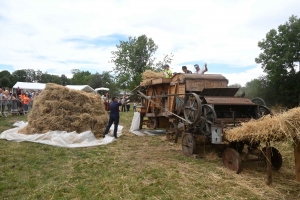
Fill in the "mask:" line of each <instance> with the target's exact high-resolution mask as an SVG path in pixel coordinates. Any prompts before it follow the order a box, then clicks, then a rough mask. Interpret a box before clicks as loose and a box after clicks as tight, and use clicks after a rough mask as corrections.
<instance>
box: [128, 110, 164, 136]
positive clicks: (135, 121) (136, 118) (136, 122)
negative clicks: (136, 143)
mask: <svg viewBox="0 0 300 200" xmlns="http://www.w3.org/2000/svg"><path fill="white" fill-rule="evenodd" d="M140 118H141V115H140V113H139V112H134V115H133V118H132V122H131V127H130V129H129V131H130V132H131V133H133V134H135V135H138V136H144V135H161V134H165V132H166V131H165V130H145V129H139V128H140V127H139V126H140Z"/></svg>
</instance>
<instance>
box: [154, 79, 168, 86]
mask: <svg viewBox="0 0 300 200" xmlns="http://www.w3.org/2000/svg"><path fill="white" fill-rule="evenodd" d="M170 82H171V79H170V78H158V79H154V80H152V81H151V84H152V85H157V84H162V83H170Z"/></svg>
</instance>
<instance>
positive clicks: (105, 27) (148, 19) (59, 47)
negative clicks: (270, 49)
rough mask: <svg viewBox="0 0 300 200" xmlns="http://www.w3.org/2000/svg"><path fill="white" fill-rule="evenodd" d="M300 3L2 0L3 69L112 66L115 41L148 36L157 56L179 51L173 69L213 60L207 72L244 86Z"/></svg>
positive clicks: (294, 0)
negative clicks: (270, 37)
mask: <svg viewBox="0 0 300 200" xmlns="http://www.w3.org/2000/svg"><path fill="white" fill-rule="evenodd" d="M298 7H299V2H298V1H297V0H286V1H283V0H274V1H269V0H265V1H258V0H245V1H226V2H225V1H218V0H215V1H192V0H186V1H184V2H182V1H158V0H154V1H147V2H145V1H137V0H126V1H125V0H112V1H106V0H87V1H81V0H72V1H71V0H51V1H50V0H45V1H38V0H28V1H17V0H10V1H5V2H4V1H1V2H0V26H1V27H3V28H2V29H1V31H0V69H2V70H4V69H3V68H4V67H3V66H13V70H17V69H34V70H38V69H39V70H41V71H43V72H46V71H47V72H48V73H53V74H57V75H61V74H68V75H69V76H70V71H71V70H72V69H80V70H82V69H85V70H88V71H90V72H96V71H97V72H102V71H109V70H112V68H113V64H112V63H110V62H109V61H110V60H111V51H115V50H116V44H119V41H120V40H126V39H127V38H128V37H129V36H133V37H134V36H136V37H138V36H140V35H142V34H145V35H147V37H151V38H152V39H153V40H154V41H155V43H156V44H157V45H158V46H159V48H158V51H157V52H156V54H155V57H156V58H157V60H161V59H162V58H163V56H164V54H170V53H172V54H173V55H174V60H173V63H172V68H173V70H178V71H180V70H181V66H182V64H183V63H186V65H188V67H189V68H190V69H193V64H195V62H197V63H198V64H200V65H201V64H204V63H208V66H209V73H222V74H224V75H225V76H226V77H227V78H228V79H229V80H230V83H232V84H233V83H240V84H241V85H244V84H245V83H246V82H248V81H251V80H252V79H254V78H258V77H259V76H260V75H261V74H263V72H262V69H261V68H260V66H259V65H256V63H255V61H254V59H255V57H257V56H258V55H259V53H260V49H259V48H258V47H257V43H258V41H260V40H262V39H263V38H264V37H265V35H266V33H267V32H268V31H270V30H271V29H273V28H274V29H276V28H277V27H278V26H279V25H280V24H283V23H285V22H286V21H288V18H289V17H290V16H291V15H292V14H294V13H298ZM189 64H190V65H189Z"/></svg>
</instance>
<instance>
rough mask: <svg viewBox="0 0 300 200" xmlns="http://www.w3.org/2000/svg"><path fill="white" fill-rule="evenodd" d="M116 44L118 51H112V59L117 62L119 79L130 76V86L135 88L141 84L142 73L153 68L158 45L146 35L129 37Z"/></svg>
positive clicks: (116, 68)
mask: <svg viewBox="0 0 300 200" xmlns="http://www.w3.org/2000/svg"><path fill="white" fill-rule="evenodd" d="M116 46H117V51H112V52H111V53H112V60H111V61H112V62H113V63H114V64H115V67H114V70H115V71H117V79H118V80H119V82H121V80H123V79H124V77H128V78H129V79H128V82H127V84H128V86H129V87H130V88H134V87H135V86H137V85H139V84H140V82H141V78H142V76H141V75H142V73H143V72H144V71H145V70H147V69H152V68H153V64H154V60H155V58H153V55H154V53H155V51H156V50H157V48H158V46H157V45H156V44H155V43H154V41H153V40H152V39H151V38H147V36H146V35H141V36H139V37H138V38H136V37H129V38H128V41H120V44H119V45H116Z"/></svg>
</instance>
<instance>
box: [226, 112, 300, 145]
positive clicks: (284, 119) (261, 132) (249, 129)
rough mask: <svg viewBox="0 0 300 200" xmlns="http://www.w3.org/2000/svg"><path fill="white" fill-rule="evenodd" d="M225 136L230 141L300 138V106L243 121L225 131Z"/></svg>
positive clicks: (291, 139)
mask: <svg viewBox="0 0 300 200" xmlns="http://www.w3.org/2000/svg"><path fill="white" fill-rule="evenodd" d="M224 137H225V139H227V140H228V141H241V140H244V141H245V140H248V141H250V142H258V141H261V142H266V141H285V140H290V141H293V140H294V141H295V139H297V140H300V107H297V108H293V109H291V110H288V111H286V112H283V113H281V114H277V115H273V116H270V115H267V116H265V117H263V118H260V119H258V120H251V121H249V122H246V123H242V125H241V126H240V127H237V128H234V129H230V130H227V131H225V133H224Z"/></svg>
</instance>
